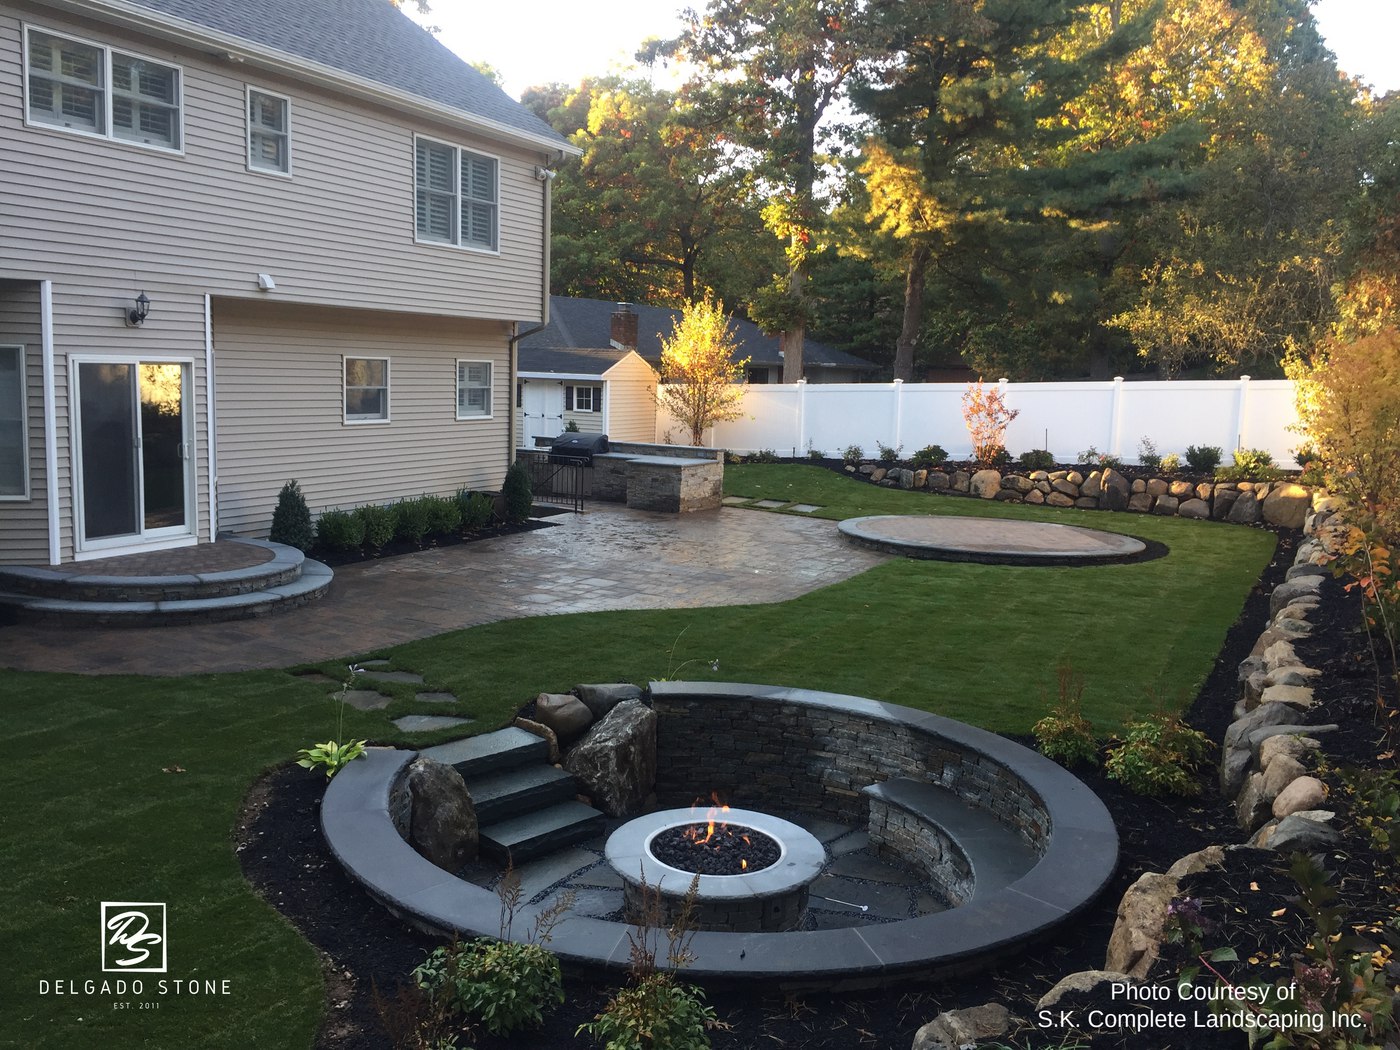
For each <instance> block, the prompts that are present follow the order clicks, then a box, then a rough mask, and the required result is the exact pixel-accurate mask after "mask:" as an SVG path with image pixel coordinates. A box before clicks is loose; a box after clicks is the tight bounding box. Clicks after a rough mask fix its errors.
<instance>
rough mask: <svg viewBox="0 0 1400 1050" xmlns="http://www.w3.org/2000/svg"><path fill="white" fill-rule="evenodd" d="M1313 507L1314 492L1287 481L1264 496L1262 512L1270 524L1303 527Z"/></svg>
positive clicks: (1295, 527) (1294, 527) (1292, 527)
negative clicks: (1304, 520)
mask: <svg viewBox="0 0 1400 1050" xmlns="http://www.w3.org/2000/svg"><path fill="white" fill-rule="evenodd" d="M1311 507H1312V493H1311V492H1310V491H1309V490H1307V489H1305V488H1303V486H1302V485H1294V484H1293V483H1291V482H1285V483H1284V484H1282V485H1276V486H1274V488H1272V489H1270V490H1269V494H1268V495H1267V496H1265V497H1264V504H1263V507H1262V508H1261V509H1262V512H1263V514H1264V520H1265V521H1267V522H1268V523H1269V524H1270V525H1282V526H1284V527H1285V528H1289V529H1301V528H1302V527H1303V519H1304V518H1305V517H1307V515H1308V511H1309V510H1310V509H1311Z"/></svg>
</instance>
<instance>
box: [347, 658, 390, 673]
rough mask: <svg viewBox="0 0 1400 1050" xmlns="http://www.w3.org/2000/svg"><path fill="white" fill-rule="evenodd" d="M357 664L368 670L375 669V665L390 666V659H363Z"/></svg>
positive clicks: (380, 666)
mask: <svg viewBox="0 0 1400 1050" xmlns="http://www.w3.org/2000/svg"><path fill="white" fill-rule="evenodd" d="M355 666H356V667H362V668H364V669H365V670H366V671H368V670H371V669H373V668H375V667H379V668H384V667H388V666H389V661H388V660H364V661H361V662H360V663H358V664H356V665H355Z"/></svg>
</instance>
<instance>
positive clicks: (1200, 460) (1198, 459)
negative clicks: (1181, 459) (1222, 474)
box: [1186, 445, 1225, 474]
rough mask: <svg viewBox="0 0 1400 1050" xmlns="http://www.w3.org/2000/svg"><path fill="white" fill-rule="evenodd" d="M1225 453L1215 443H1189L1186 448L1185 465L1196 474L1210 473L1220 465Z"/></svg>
mask: <svg viewBox="0 0 1400 1050" xmlns="http://www.w3.org/2000/svg"><path fill="white" fill-rule="evenodd" d="M1224 455H1225V453H1223V452H1221V451H1220V449H1219V448H1218V447H1217V446H1215V445H1189V446H1187V449H1186V465H1187V466H1189V467H1190V468H1191V469H1192V470H1193V471H1194V472H1195V473H1197V474H1210V473H1212V472H1213V471H1214V470H1215V468H1216V467H1218V466H1220V460H1221V458H1222V457H1223V456H1224Z"/></svg>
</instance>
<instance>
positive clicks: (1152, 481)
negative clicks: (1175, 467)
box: [1147, 478, 1171, 496]
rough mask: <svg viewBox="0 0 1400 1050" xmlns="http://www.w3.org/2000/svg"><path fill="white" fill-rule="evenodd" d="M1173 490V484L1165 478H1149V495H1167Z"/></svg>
mask: <svg viewBox="0 0 1400 1050" xmlns="http://www.w3.org/2000/svg"><path fill="white" fill-rule="evenodd" d="M1170 491H1171V484H1170V483H1169V482H1168V481H1166V480H1165V479H1163V478H1148V479H1147V494H1148V495H1149V496H1165V495H1166V494H1167V493H1168V492H1170Z"/></svg>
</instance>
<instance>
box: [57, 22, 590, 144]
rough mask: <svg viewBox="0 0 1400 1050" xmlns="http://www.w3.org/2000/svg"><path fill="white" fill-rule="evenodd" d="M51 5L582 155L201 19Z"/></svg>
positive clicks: (456, 122) (495, 133)
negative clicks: (220, 28)
mask: <svg viewBox="0 0 1400 1050" xmlns="http://www.w3.org/2000/svg"><path fill="white" fill-rule="evenodd" d="M48 3H49V6H50V7H52V8H55V9H57V10H61V11H67V12H70V13H73V14H76V15H79V16H81V17H84V18H95V19H98V20H99V21H103V22H111V23H114V24H116V25H118V26H121V27H124V28H128V29H135V30H138V31H140V32H144V33H149V34H151V35H153V36H158V37H160V38H161V39H164V40H169V41H171V42H172V43H176V44H184V45H187V46H193V47H197V48H207V49H208V50H210V51H214V52H217V53H220V54H222V55H225V56H227V58H228V60H229V61H235V62H244V61H248V62H251V64H253V65H256V66H258V67H260V68H263V69H267V70H270V71H272V72H276V73H283V74H287V73H290V74H292V75H293V76H299V77H300V78H302V79H304V80H307V81H309V82H311V83H313V84H319V85H321V86H324V87H329V88H330V89H332V90H334V91H338V92H342V93H345V94H350V95H354V96H356V97H359V98H363V99H367V100H369V101H371V102H379V103H381V104H384V105H388V106H391V107H393V108H394V109H397V110H400V111H403V112H407V113H412V114H415V115H422V114H427V115H430V116H432V117H434V118H436V119H438V120H441V121H445V122H446V123H449V124H452V125H455V126H457V127H461V128H465V129H467V130H468V131H472V132H475V133H476V134H485V135H488V136H490V137H491V138H495V139H503V140H505V141H506V142H514V143H518V144H520V145H524V146H530V147H533V148H536V149H543V150H547V151H549V152H550V153H554V154H565V153H567V154H571V155H573V156H575V157H581V156H583V151H582V150H581V149H579V148H578V147H577V146H575V145H574V144H573V143H571V142H558V141H556V140H554V139H553V138H549V137H546V136H544V135H537V134H534V133H532V132H529V131H522V130H520V129H518V128H512V127H509V126H507V125H505V124H502V123H500V122H498V121H495V120H492V119H490V118H489V117H482V116H477V115H476V114H472V113H468V112H466V111H465V110H461V109H457V108H455V107H453V106H448V105H444V104H443V103H441V102H434V101H432V100H431V99H426V98H421V97H419V96H418V95H414V94H412V93H410V92H407V91H403V90H401V89H399V88H394V87H390V86H388V85H386V84H380V83H378V82H377V81H373V80H369V79H367V78H365V77H361V76H357V75H356V74H354V73H347V72H346V71H345V70H343V69H336V68H335V67H334V66H327V65H324V64H322V63H320V62H313V61H312V60H310V59H307V58H302V57H301V56H300V55H293V54H291V53H289V52H286V51H280V50H277V49H276V48H271V47H267V46H265V45H263V44H259V43H257V42H255V41H252V40H248V39H245V38H244V37H240V36H234V35H233V34H231V33H221V32H219V31H218V30H215V29H210V28H209V27H208V26H203V25H200V24H199V23H197V22H190V21H186V20H185V19H183V18H174V17H172V16H170V15H164V14H161V13H159V12H156V11H152V10H150V9H149V8H145V7H140V6H138V5H136V4H131V3H126V2H125V0H48Z"/></svg>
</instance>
